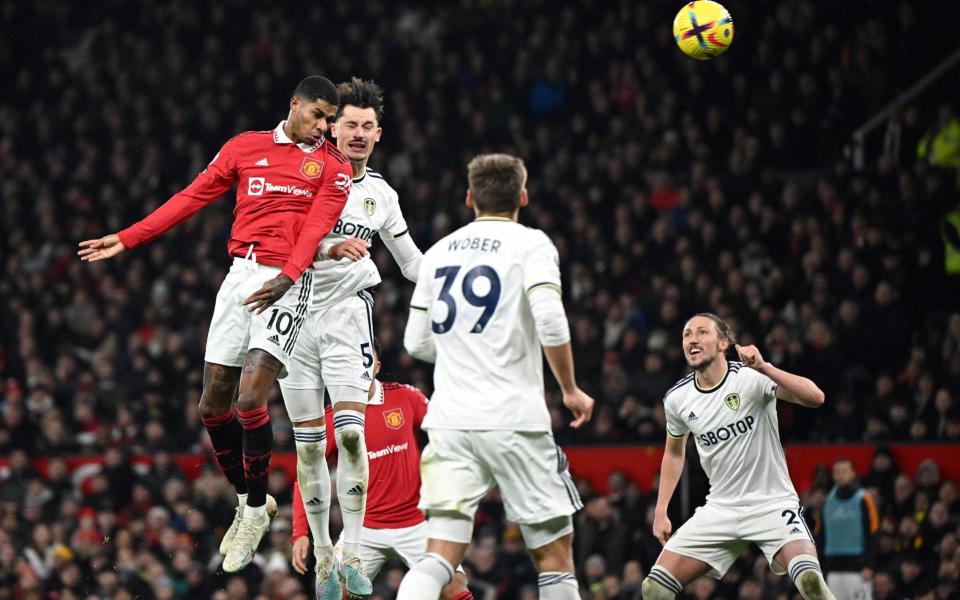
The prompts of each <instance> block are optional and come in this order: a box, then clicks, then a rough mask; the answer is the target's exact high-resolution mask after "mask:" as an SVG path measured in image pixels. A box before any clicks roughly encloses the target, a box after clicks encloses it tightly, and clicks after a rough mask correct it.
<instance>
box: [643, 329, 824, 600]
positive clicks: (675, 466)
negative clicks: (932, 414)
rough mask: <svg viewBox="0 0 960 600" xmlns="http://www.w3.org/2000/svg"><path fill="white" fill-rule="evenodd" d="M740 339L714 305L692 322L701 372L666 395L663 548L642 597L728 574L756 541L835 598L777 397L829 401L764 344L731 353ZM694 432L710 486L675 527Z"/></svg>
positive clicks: (693, 354) (660, 512)
mask: <svg viewBox="0 0 960 600" xmlns="http://www.w3.org/2000/svg"><path fill="white" fill-rule="evenodd" d="M734 342H735V340H734V337H733V334H732V333H731V332H730V327H729V326H728V325H727V323H726V321H724V320H723V319H721V318H720V317H718V316H717V315H714V314H712V313H700V314H697V315H695V316H694V317H692V318H691V319H690V320H689V321H687V323H686V325H685V326H684V328H683V354H684V356H685V357H686V359H687V364H689V365H690V368H692V369H693V373H691V374H689V375H687V376H686V377H684V378H683V379H681V380H680V381H678V382H677V383H676V384H675V385H674V386H673V387H672V388H670V389H669V390H667V393H666V395H665V396H664V398H663V403H664V410H665V412H666V417H667V442H666V450H665V452H664V454H663V464H662V466H661V469H660V487H659V490H660V491H659V493H658V495H657V505H656V512H655V516H654V521H653V534H654V535H655V536H656V537H657V539H659V540H660V543H662V544H664V547H663V551H662V552H661V553H660V557H659V558H658V559H657V563H656V565H654V567H653V568H652V569H650V574H649V575H648V576H647V578H646V579H644V581H643V597H644V599H645V600H672V599H673V598H676V597H677V595H679V594H680V592H681V591H683V587H684V586H685V585H687V584H688V583H690V582H691V581H693V580H694V579H697V578H698V577H700V576H702V575H706V574H709V575H711V576H713V577H716V578H718V579H719V578H720V577H723V574H724V573H726V572H727V569H729V568H730V566H731V565H732V564H733V562H734V561H735V560H736V558H737V557H738V556H739V555H740V553H741V552H743V550H744V548H746V547H747V546H748V545H749V544H751V543H755V544H757V545H758V546H759V547H760V550H762V551H763V553H764V554H765V555H766V557H767V561H768V562H769V563H770V568H771V569H772V570H773V571H774V572H775V573H779V574H783V573H789V574H790V578H791V579H793V581H794V583H795V584H796V586H797V589H798V590H800V594H801V595H802V596H803V597H804V598H806V599H807V600H832V599H833V598H834V597H833V594H831V593H830V590H829V589H827V584H826V582H825V581H824V579H823V575H822V574H821V572H820V563H819V561H818V559H817V551H816V549H815V548H814V544H813V537H812V536H811V535H810V530H809V529H808V528H807V524H806V522H805V521H804V519H803V508H802V507H801V506H800V501H799V499H798V498H797V492H796V491H795V490H794V488H793V483H792V482H791V481H790V474H789V473H788V472H787V462H786V459H785V458H784V454H783V447H782V446H781V445H780V431H779V428H778V426H777V405H776V401H777V399H780V400H786V401H787V402H792V403H794V404H799V405H801V406H807V407H810V408H816V407H818V406H822V405H823V400H824V398H823V392H822V391H820V388H818V387H817V386H816V384H815V383H813V382H812V381H810V380H809V379H807V378H805V377H800V376H797V375H793V374H791V373H787V372H786V371H783V370H781V369H778V368H776V367H774V366H773V365H771V364H770V363H768V362H764V360H763V357H762V356H761V355H760V352H759V351H758V350H757V348H756V347H755V346H739V345H736V346H735V348H736V350H737V354H738V355H739V357H740V360H741V361H742V362H734V361H727V360H726V358H725V357H724V353H725V352H726V350H727V348H729V347H730V345H731V344H734ZM689 434H693V439H694V440H695V441H696V443H697V452H698V454H699V455H700V464H701V465H703V470H704V471H705V472H706V474H707V478H708V479H709V481H710V493H709V494H708V495H707V502H706V504H705V505H704V506H702V507H700V508H698V509H697V511H696V513H695V514H694V515H693V516H692V517H691V518H690V519H689V520H688V521H687V522H686V523H684V524H683V526H682V527H680V529H678V530H677V532H676V533H673V525H672V524H671V523H670V519H669V518H668V517H667V506H668V505H669V504H670V498H671V496H673V492H674V490H675V489H676V487H677V482H678V481H679V480H680V475H681V473H682V472H683V462H684V452H685V449H686V441H687V435H689ZM671 534H673V535H671Z"/></svg>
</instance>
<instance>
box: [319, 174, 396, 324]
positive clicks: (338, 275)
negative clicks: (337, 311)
mask: <svg viewBox="0 0 960 600" xmlns="http://www.w3.org/2000/svg"><path fill="white" fill-rule="evenodd" d="M374 234H379V235H380V237H381V239H390V240H393V239H399V238H402V237H403V236H405V235H409V232H408V230H407V223H406V221H404V219H403V213H402V212H400V201H399V198H398V196H397V192H396V191H394V189H393V188H392V187H390V184H388V183H387V182H386V181H385V180H384V178H383V176H382V175H380V174H379V173H377V172H376V171H374V170H373V169H370V168H368V169H367V172H366V174H364V176H363V177H361V178H359V179H354V180H353V186H352V187H351V188H350V195H349V197H348V198H347V203H346V204H345V205H344V207H343V212H342V213H340V218H339V219H338V220H337V224H336V225H335V226H334V227H333V229H332V230H331V231H330V233H329V234H327V236H326V237H325V238H323V241H322V242H321V245H322V246H325V247H328V246H332V245H334V244H338V243H340V242H343V241H345V240H348V239H350V238H360V239H361V240H364V241H366V242H370V243H372V242H373V236H374ZM388 236H389V237H388ZM371 257H372V253H368V254H367V255H366V256H364V257H363V258H361V259H360V260H358V261H356V262H353V261H351V260H350V259H349V258H341V259H339V260H332V259H322V258H321V259H318V260H315V261H314V263H313V305H314V306H318V305H325V304H329V303H331V302H334V301H336V300H340V299H341V298H344V297H346V296H349V295H351V294H355V293H356V292H358V291H360V290H363V289H366V288H368V287H372V286H374V285H377V284H378V283H380V272H379V271H378V270H377V266H376V265H375V264H374V262H373V259H372V258H371Z"/></svg>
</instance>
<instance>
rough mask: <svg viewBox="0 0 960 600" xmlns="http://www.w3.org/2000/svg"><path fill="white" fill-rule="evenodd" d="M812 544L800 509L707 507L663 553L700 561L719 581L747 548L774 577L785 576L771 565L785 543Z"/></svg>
mask: <svg viewBox="0 0 960 600" xmlns="http://www.w3.org/2000/svg"><path fill="white" fill-rule="evenodd" d="M794 540H802V541H805V542H810V543H814V542H813V536H812V535H811V534H810V530H809V529H808V528H807V523H806V521H804V519H803V508H802V507H800V506H797V505H796V504H794V503H792V502H791V503H789V504H782V505H773V506H768V507H764V508H761V509H759V510H747V509H745V508H744V509H739V510H738V509H729V508H719V507H717V506H715V505H711V504H707V505H705V506H701V507H700V508H698V509H697V510H696V512H695V513H694V514H693V516H692V517H690V519H689V520H688V521H687V522H686V523H684V524H683V526H682V527H680V529H678V530H677V531H676V532H675V533H674V534H673V536H672V537H671V538H670V539H669V540H667V543H666V545H665V546H664V547H663V549H664V550H669V551H670V552H674V553H676V554H682V555H684V556H689V557H690V558H695V559H697V560H700V561H703V562H705V563H707V564H708V565H710V567H711V568H712V570H711V571H710V572H709V573H707V575H709V576H711V577H715V578H717V579H720V578H721V577H723V575H724V574H725V573H726V572H727V570H728V569H729V568H730V567H731V565H733V563H734V562H735V561H736V560H737V557H738V556H740V554H741V553H742V552H743V551H744V549H745V548H746V547H747V546H749V545H750V544H756V545H757V546H758V547H759V548H760V550H761V551H762V552H763V554H764V556H766V557H767V562H768V563H770V569H771V570H772V571H773V572H774V573H776V574H777V575H783V574H784V573H786V569H784V568H783V566H781V565H778V564H777V563H775V562H774V561H773V557H774V556H776V554H777V552H779V551H780V548H783V546H784V545H786V544H787V543H788V542H792V541H794Z"/></svg>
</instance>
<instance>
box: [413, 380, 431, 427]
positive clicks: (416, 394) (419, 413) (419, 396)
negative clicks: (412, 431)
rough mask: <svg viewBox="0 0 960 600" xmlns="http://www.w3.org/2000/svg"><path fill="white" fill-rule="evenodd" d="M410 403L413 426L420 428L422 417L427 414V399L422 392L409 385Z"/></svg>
mask: <svg viewBox="0 0 960 600" xmlns="http://www.w3.org/2000/svg"><path fill="white" fill-rule="evenodd" d="M410 403H411V404H412V405H413V426H414V427H416V428H417V429H420V425H421V424H422V423H423V418H424V417H425V416H427V406H428V404H429V401H428V400H427V397H426V396H424V395H423V392H421V391H420V390H418V389H417V388H415V387H413V386H410Z"/></svg>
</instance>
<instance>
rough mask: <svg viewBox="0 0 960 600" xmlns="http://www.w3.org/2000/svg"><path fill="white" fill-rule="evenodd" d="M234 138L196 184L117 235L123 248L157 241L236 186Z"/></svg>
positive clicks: (222, 149) (202, 173)
mask: <svg viewBox="0 0 960 600" xmlns="http://www.w3.org/2000/svg"><path fill="white" fill-rule="evenodd" d="M235 139H236V138H233V139H231V140H230V141H228V142H227V143H226V144H224V145H223V147H222V148H220V152H218V153H217V155H216V156H214V157H213V160H212V161H210V164H209V165H207V168H206V169H204V170H203V172H201V173H200V174H199V175H197V178H196V179H194V180H193V183H191V184H190V185H188V186H187V187H186V188H184V189H183V190H182V191H179V192H177V193H176V194H174V195H173V196H171V197H170V199H169V200H167V201H166V202H164V203H163V204H161V205H160V206H159V207H158V208H157V209H156V210H155V211H153V212H152V213H150V214H149V215H147V216H146V217H145V218H143V219H142V220H140V221H137V222H136V223H134V224H133V225H131V226H130V227H127V228H126V229H124V230H123V231H121V232H120V233H119V234H118V235H119V236H120V242H121V243H122V244H123V246H124V248H127V249H130V248H135V247H137V246H139V245H140V244H145V243H147V242H150V241H153V240H155V239H156V238H158V237H160V236H161V235H163V234H164V233H165V232H167V231H169V230H170V229H171V228H172V227H173V226H175V225H176V224H178V223H180V222H181V221H184V220H185V219H188V218H189V217H191V216H193V214H194V213H196V212H197V211H198V210H200V209H201V208H203V207H204V206H206V205H208V204H210V203H211V202H213V201H214V200H216V199H217V198H219V197H220V196H222V195H223V194H224V193H225V192H226V191H227V190H229V189H230V188H231V187H233V184H234V182H235V181H236V180H237V170H236V161H235V159H234V156H233V148H232V145H233V141H234V140H235Z"/></svg>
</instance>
